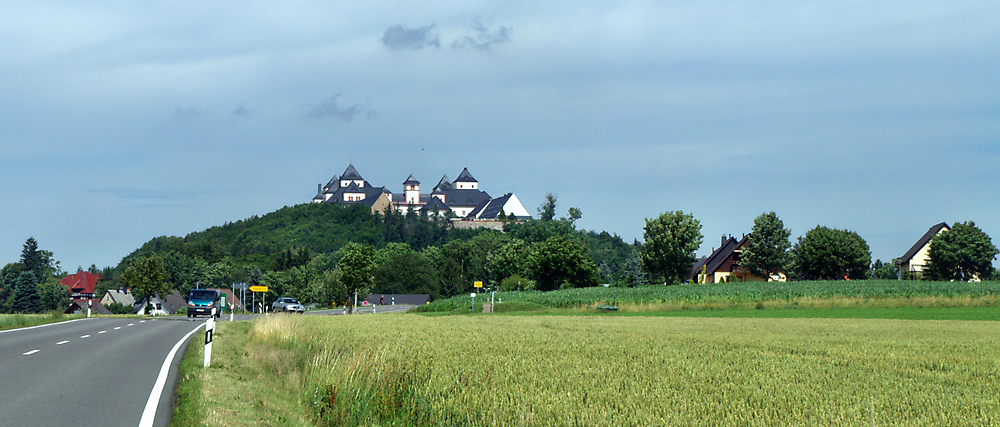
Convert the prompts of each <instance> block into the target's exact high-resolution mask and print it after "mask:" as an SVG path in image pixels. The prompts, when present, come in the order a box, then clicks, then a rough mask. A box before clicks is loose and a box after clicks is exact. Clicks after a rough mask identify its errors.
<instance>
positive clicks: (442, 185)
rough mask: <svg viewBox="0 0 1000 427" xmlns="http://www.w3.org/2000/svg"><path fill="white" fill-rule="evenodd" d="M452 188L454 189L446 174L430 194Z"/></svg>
mask: <svg viewBox="0 0 1000 427" xmlns="http://www.w3.org/2000/svg"><path fill="white" fill-rule="evenodd" d="M453 188H455V186H454V185H453V184H452V183H451V180H450V179H448V175H447V174H446V175H445V176H442V177H441V180H440V181H438V183H437V185H435V186H434V189H433V190H431V194H435V193H440V192H442V191H447V190H451V189H453Z"/></svg>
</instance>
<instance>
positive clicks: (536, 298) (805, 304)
mask: <svg viewBox="0 0 1000 427" xmlns="http://www.w3.org/2000/svg"><path fill="white" fill-rule="evenodd" d="M486 298H488V294H487V295H479V296H477V300H478V302H479V303H482V302H484V301H486ZM495 298H499V299H500V300H502V301H503V302H507V303H529V304H534V305H538V306H542V307H552V308H570V307H594V306H598V305H608V304H616V305H617V306H619V307H620V308H622V309H632V310H645V309H649V308H650V307H652V308H653V309H662V310H684V309H709V310H711V309H729V308H758V309H761V308H764V309H766V308H852V307H899V306H916V307H996V306H1000V282H978V283H966V282H931V281H905V280H853V281H804V282H744V283H716V284H684V285H677V286H640V287H634V288H615V287H611V288H604V287H597V288H579V289H563V290H558V291H552V292H538V291H525V292H497V293H496V295H495ZM470 307H471V298H470V297H469V295H468V294H463V295H459V296H455V297H452V298H447V299H443V300H438V301H434V302H431V303H430V304H427V305H425V306H421V307H419V308H418V310H419V311H422V312H441V311H454V310H458V309H462V308H470Z"/></svg>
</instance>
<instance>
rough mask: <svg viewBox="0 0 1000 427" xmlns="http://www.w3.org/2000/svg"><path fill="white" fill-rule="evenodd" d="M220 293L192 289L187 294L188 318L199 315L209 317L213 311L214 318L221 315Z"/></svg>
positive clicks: (211, 290)
mask: <svg viewBox="0 0 1000 427" xmlns="http://www.w3.org/2000/svg"><path fill="white" fill-rule="evenodd" d="M221 299H222V292H219V291H217V290H215V289H192V290H191V292H188V306H187V315H188V317H192V316H194V317H197V316H199V315H205V316H211V315H212V309H213V308H214V309H215V317H219V316H221V315H222V309H223V308H224V307H223V306H222V302H221Z"/></svg>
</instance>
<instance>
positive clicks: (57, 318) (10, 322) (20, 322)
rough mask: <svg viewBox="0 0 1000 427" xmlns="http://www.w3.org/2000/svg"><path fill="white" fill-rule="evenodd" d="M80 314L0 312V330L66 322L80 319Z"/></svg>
mask: <svg viewBox="0 0 1000 427" xmlns="http://www.w3.org/2000/svg"><path fill="white" fill-rule="evenodd" d="M78 318H79V316H72V315H66V314H62V313H57V312H52V313H47V314H0V331H2V330H4V329H17V328H25V327H28V326H38V325H44V324H47V323H56V322H64V321H67V320H72V319H78Z"/></svg>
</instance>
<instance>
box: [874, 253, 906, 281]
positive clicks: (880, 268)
mask: <svg viewBox="0 0 1000 427" xmlns="http://www.w3.org/2000/svg"><path fill="white" fill-rule="evenodd" d="M898 261H899V258H896V259H894V260H892V262H882V260H880V259H877V260H875V262H873V263H872V270H871V273H869V276H868V277H871V278H872V279H879V280H891V279H897V278H899V275H898V274H899V266H898V265H897V263H898Z"/></svg>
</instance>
